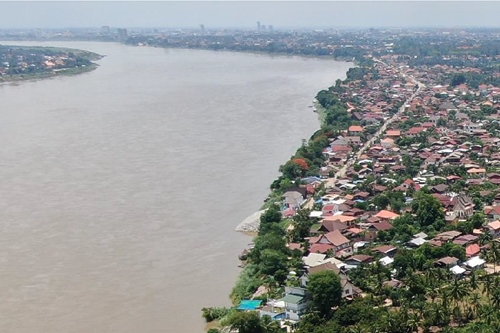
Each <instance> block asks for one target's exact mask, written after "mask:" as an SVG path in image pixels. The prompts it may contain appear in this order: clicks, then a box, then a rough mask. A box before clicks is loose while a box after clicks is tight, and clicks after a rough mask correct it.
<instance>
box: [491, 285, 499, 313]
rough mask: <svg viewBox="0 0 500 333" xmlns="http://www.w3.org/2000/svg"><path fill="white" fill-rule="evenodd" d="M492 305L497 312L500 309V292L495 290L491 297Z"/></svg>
mask: <svg viewBox="0 0 500 333" xmlns="http://www.w3.org/2000/svg"><path fill="white" fill-rule="evenodd" d="M490 304H491V305H493V307H494V308H495V310H498V309H500V290H499V289H495V290H493V293H492V294H491V297H490Z"/></svg>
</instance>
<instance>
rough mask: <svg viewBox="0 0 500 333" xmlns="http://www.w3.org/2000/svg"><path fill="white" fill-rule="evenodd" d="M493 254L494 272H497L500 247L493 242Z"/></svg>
mask: <svg viewBox="0 0 500 333" xmlns="http://www.w3.org/2000/svg"><path fill="white" fill-rule="evenodd" d="M491 254H492V258H493V272H496V265H497V262H498V260H499V259H500V247H499V246H498V243H497V242H491Z"/></svg>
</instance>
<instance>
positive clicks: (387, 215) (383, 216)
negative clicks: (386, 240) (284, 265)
mask: <svg viewBox="0 0 500 333" xmlns="http://www.w3.org/2000/svg"><path fill="white" fill-rule="evenodd" d="M374 216H375V217H377V218H379V219H380V220H381V221H386V222H389V221H392V220H394V219H395V218H397V217H399V216H400V215H399V214H396V213H394V212H391V211H390V210H381V211H380V212H378V213H377V214H375V215H374Z"/></svg>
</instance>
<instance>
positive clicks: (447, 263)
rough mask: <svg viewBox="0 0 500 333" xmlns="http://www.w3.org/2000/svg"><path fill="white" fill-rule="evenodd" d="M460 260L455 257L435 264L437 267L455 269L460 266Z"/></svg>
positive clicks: (446, 258)
mask: <svg viewBox="0 0 500 333" xmlns="http://www.w3.org/2000/svg"><path fill="white" fill-rule="evenodd" d="M458 262H459V260H458V258H455V257H444V258H441V259H439V260H437V261H436V262H435V265H436V266H441V267H453V266H456V265H458Z"/></svg>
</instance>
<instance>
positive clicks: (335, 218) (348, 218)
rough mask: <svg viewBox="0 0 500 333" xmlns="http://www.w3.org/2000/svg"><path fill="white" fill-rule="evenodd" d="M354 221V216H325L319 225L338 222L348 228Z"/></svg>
mask: <svg viewBox="0 0 500 333" xmlns="http://www.w3.org/2000/svg"><path fill="white" fill-rule="evenodd" d="M355 220H356V217H355V216H347V215H332V216H326V217H325V218H324V219H323V220H322V221H321V223H323V222H324V221H338V222H341V223H344V224H345V225H347V226H350V225H351V224H352V222H353V221H355Z"/></svg>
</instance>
